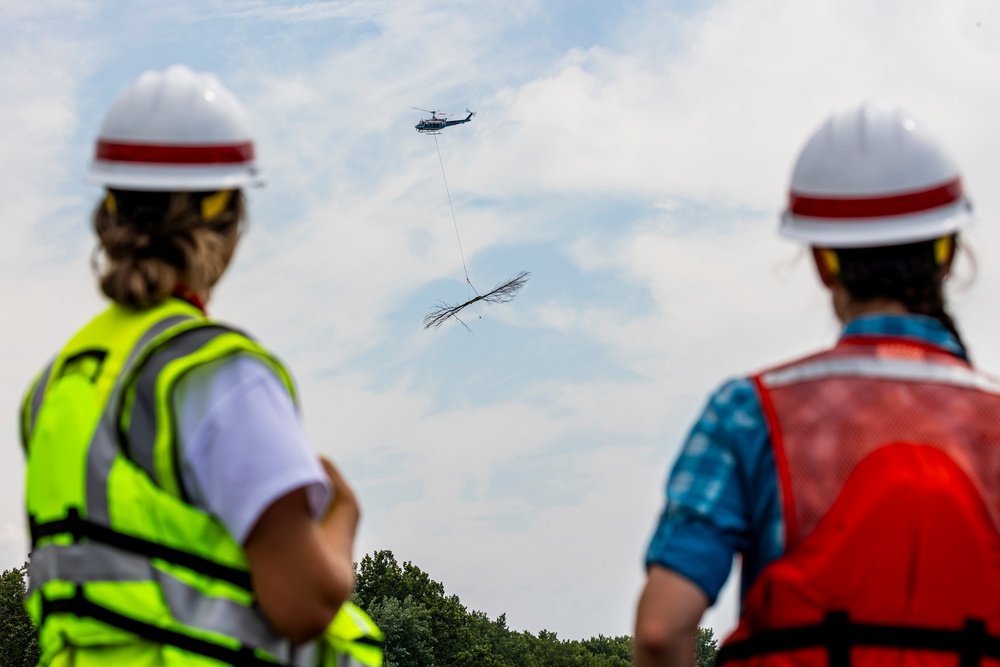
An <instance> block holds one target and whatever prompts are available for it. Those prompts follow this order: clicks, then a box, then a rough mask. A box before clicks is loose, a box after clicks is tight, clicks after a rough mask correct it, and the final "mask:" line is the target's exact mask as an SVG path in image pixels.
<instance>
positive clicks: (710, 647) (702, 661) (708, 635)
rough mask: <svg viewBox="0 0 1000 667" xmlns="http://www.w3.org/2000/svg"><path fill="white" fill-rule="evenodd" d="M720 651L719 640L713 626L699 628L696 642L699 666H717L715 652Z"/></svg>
mask: <svg viewBox="0 0 1000 667" xmlns="http://www.w3.org/2000/svg"><path fill="white" fill-rule="evenodd" d="M718 652H719V642H718V641H716V639H715V633H713V632H712V628H698V635H697V636H696V637H695V643H694V659H695V664H696V665H698V667H715V654H716V653H718Z"/></svg>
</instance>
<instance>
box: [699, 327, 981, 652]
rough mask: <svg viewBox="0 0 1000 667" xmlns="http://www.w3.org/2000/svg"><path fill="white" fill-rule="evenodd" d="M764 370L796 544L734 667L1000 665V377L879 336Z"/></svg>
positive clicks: (774, 570) (754, 612)
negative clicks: (766, 666)
mask: <svg viewBox="0 0 1000 667" xmlns="http://www.w3.org/2000/svg"><path fill="white" fill-rule="evenodd" d="M753 381H754V383H755V385H756V387H757V391H758V394H759V397H760V401H761V405H762V408H763V411H764V414H765V417H766V419H767V422H768V427H769V430H770V436H771V443H772V448H773V450H774V460H775V463H776V466H777V473H778V484H779V488H780V492H781V502H782V510H783V515H784V519H785V528H786V534H785V539H786V544H785V554H784V555H783V556H782V557H781V558H779V559H777V560H775V561H774V562H772V563H770V564H769V565H768V566H767V567H766V568H764V570H763V571H762V572H761V574H760V576H759V578H758V579H757V581H756V582H754V585H753V586H752V587H751V589H750V590H749V592H748V593H747V595H746V597H745V598H744V600H743V616H742V618H741V620H740V624H739V627H738V628H737V629H736V631H735V632H734V633H733V634H732V635H731V636H730V637H729V638H728V639H727V640H726V642H725V644H724V645H723V647H722V649H721V651H720V653H719V662H720V664H721V663H727V664H732V663H736V664H747V665H754V666H763V665H768V666H771V665H822V666H824V667H825V666H827V665H829V666H830V667H844V666H846V665H855V666H856V665H873V666H874V665H893V666H900V667H907V666H910V665H913V666H916V665H941V666H942V667H944V666H948V667H972V666H973V665H980V664H983V665H1000V531H998V527H1000V382H998V381H996V380H993V379H991V378H989V377H987V376H985V375H983V374H981V373H979V372H977V371H975V370H973V369H972V368H971V367H970V366H969V365H968V364H967V363H965V362H964V361H962V360H961V359H958V358H956V357H954V356H952V355H950V354H947V353H945V352H943V351H941V350H940V349H938V348H935V347H931V346H928V345H922V344H920V343H916V342H912V341H908V340H905V339H900V338H873V337H854V338H850V337H849V338H845V339H843V340H842V341H841V342H840V343H839V344H838V345H837V346H836V347H835V348H834V349H832V350H829V351H827V352H823V353H821V354H818V355H815V356H812V357H808V358H805V359H802V360H800V361H797V362H794V363H792V364H789V365H786V366H782V367H779V368H776V369H774V370H771V371H767V372H764V373H761V374H760V375H758V376H756V377H754V378H753Z"/></svg>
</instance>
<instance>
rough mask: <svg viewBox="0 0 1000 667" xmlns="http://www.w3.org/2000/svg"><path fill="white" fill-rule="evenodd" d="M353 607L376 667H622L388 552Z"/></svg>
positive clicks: (15, 575)
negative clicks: (467, 600) (490, 607)
mask: <svg viewBox="0 0 1000 667" xmlns="http://www.w3.org/2000/svg"><path fill="white" fill-rule="evenodd" d="M355 575H356V578H357V584H356V586H355V593H354V602H355V603H356V604H358V605H359V606H360V607H361V608H363V609H365V610H366V611H367V612H368V613H369V614H370V615H371V616H372V618H373V619H375V622H376V623H378V625H379V627H381V628H382V630H383V631H384V632H385V635H386V641H385V664H384V667H628V666H629V665H631V664H632V663H631V657H630V654H631V649H630V642H631V638H630V637H629V636H627V635H623V636H620V637H605V636H604V635H599V636H597V637H592V638H590V639H584V640H561V639H559V638H558V637H557V636H556V633H554V632H549V631H548V630H541V631H540V632H539V633H538V634H537V635H535V634H532V633H530V632H524V631H522V632H517V631H515V630H511V629H510V628H508V627H507V619H506V616H505V615H504V614H501V615H500V616H498V617H497V618H496V619H490V618H489V617H488V616H487V615H486V614H484V613H482V612H480V611H470V610H468V609H466V608H465V606H464V605H462V602H461V600H459V599H458V596H457V595H448V594H447V593H446V592H445V590H444V586H443V585H442V584H441V583H439V582H437V581H434V580H433V579H431V578H430V576H428V574H427V573H426V572H424V571H423V570H421V569H420V568H419V567H417V566H416V565H413V564H412V563H410V562H405V563H403V564H402V565H400V564H399V562H397V561H396V558H395V556H393V554H392V552H391V551H377V552H375V553H374V554H372V555H370V556H365V557H364V558H363V559H361V562H360V563H357V564H355ZM26 584H27V563H25V564H24V565H23V566H22V567H19V568H15V569H13V570H7V571H5V572H4V573H3V574H2V575H0V665H2V666H3V667H33V666H34V665H35V664H36V663H37V662H38V656H39V651H38V633H37V632H36V630H35V628H34V626H32V624H31V620H30V619H29V618H28V614H27V612H26V611H25V609H24V595H25V592H26ZM716 650H717V645H716V640H715V638H714V637H713V636H712V631H711V630H710V629H708V628H701V629H700V630H699V633H698V643H697V648H696V662H697V665H698V667H713V665H714V664H715V654H716Z"/></svg>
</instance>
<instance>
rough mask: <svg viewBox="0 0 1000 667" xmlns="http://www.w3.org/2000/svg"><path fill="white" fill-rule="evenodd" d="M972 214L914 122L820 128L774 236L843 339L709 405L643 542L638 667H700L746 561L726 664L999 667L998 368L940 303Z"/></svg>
mask: <svg viewBox="0 0 1000 667" xmlns="http://www.w3.org/2000/svg"><path fill="white" fill-rule="evenodd" d="M971 220H972V215H971V206H970V204H969V201H968V200H967V199H966V196H965V194H964V192H963V188H962V182H961V179H960V174H959V172H958V169H957V168H956V166H955V164H954V163H953V162H952V161H951V160H950V159H949V158H948V157H947V156H946V155H945V153H944V152H943V151H942V150H941V148H940V146H939V145H938V143H937V142H936V141H935V140H934V139H933V137H932V136H931V135H930V134H929V133H928V131H927V128H926V126H925V125H924V123H923V122H922V121H920V120H918V119H916V118H915V117H914V116H912V115H911V114H909V113H907V112H905V111H903V110H901V109H898V108H894V107H888V106H880V105H865V106H862V107H860V108H857V109H853V110H850V111H846V112H842V113H838V114H835V115H833V116H832V117H831V118H830V119H829V120H828V121H827V122H826V123H825V124H824V125H823V126H822V127H821V128H820V129H819V130H818V131H817V132H816V133H815V134H814V135H813V136H812V138H811V139H810V140H809V142H808V143H807V144H806V146H805V148H804V149H803V150H802V152H801V154H800V155H799V158H798V161H797V163H796V165H795V169H794V172H793V175H792V183H791V192H790V196H789V203H788V208H787V210H786V211H785V213H784V215H783V216H782V222H781V231H782V233H783V234H784V235H785V236H788V237H791V238H794V239H797V240H800V241H803V242H805V243H807V244H809V245H810V246H811V247H812V256H813V259H814V261H815V265H816V270H817V272H818V273H819V277H820V279H821V280H822V282H823V284H824V285H825V286H826V288H827V289H828V290H829V291H830V295H831V297H832V302H833V308H834V311H835V312H836V314H837V317H838V318H839V319H840V320H841V322H842V323H843V324H844V329H843V333H842V336H841V338H840V340H839V341H838V342H837V344H836V345H835V346H834V347H833V348H831V349H829V350H826V351H823V352H820V353H818V354H814V355H811V356H808V357H805V358H803V359H799V360H797V361H793V362H791V363H788V364H783V365H781V366H778V367H775V368H772V369H769V370H766V371H763V372H760V373H758V374H756V375H753V376H751V377H749V378H741V379H738V380H734V381H730V382H727V383H726V384H724V385H723V386H722V387H721V388H720V389H719V391H717V392H716V393H715V394H714V395H713V396H712V397H711V399H710V401H709V404H708V406H707V407H706V408H705V411H704V413H703V414H702V416H701V418H700V419H699V421H698V422H697V424H696V425H695V426H694V428H693V429H692V431H691V434H690V436H689V437H688V439H687V442H686V443H685V445H684V448H683V450H682V453H681V455H680V457H679V459H678V461H677V462H676V464H675V465H674V468H673V471H672V473H671V475H670V479H669V481H668V484H667V500H666V507H665V509H664V511H663V514H662V517H661V519H660V521H659V524H658V526H657V528H656V532H655V534H654V536H653V539H652V540H651V543H650V546H649V550H648V553H647V569H648V578H647V581H646V584H645V587H644V590H643V592H642V595H641V598H640V600H639V604H638V612H637V619H636V628H635V642H634V651H635V664H636V665H638V666H639V667H643V666H648V665H683V664H688V665H689V664H692V663H693V660H694V638H695V633H696V630H697V626H698V622H699V620H700V619H701V616H702V614H703V612H704V611H705V610H706V609H707V608H708V607H709V606H710V605H711V604H713V603H714V602H715V600H716V597H717V596H718V594H719V591H720V589H721V588H722V585H723V583H724V582H725V580H726V578H727V577H728V575H729V572H730V569H731V565H732V559H733V556H734V555H735V554H737V553H739V554H741V556H742V560H741V566H742V582H741V583H742V591H741V597H742V614H741V618H740V623H739V626H738V628H737V629H736V631H735V632H734V633H733V634H732V635H731V636H730V637H729V638H728V639H727V640H726V641H725V642H724V644H723V646H722V648H721V650H720V652H719V655H718V661H719V662H720V663H721V664H726V665H730V664H736V665H742V664H748V665H749V664H752V665H755V666H763V665H793V664H794V665H817V666H822V667H826V666H827V665H829V666H830V667H843V666H846V665H884V664H893V665H917V664H920V665H958V666H960V667H970V666H971V665H979V664H1000V663H989V662H985V661H984V658H990V659H992V660H993V661H998V660H1000V533H998V526H1000V382H998V381H997V380H994V379H993V378H991V377H989V376H986V375H984V374H983V373H981V372H979V371H978V370H976V369H974V368H973V367H972V366H971V365H970V363H969V360H968V356H967V353H966V349H965V345H964V343H963V342H962V339H961V337H960V336H959V335H958V332H957V330H956V327H955V324H954V322H953V321H952V319H951V317H949V315H948V314H947V312H946V309H945V300H944V297H943V295H942V283H943V281H944V280H945V279H946V278H947V276H948V274H949V271H950V269H951V265H952V260H953V257H954V253H955V247H956V238H957V234H958V232H959V231H960V230H961V229H963V228H965V227H966V226H967V225H968V224H969V223H970V222H971Z"/></svg>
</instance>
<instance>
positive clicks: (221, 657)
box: [42, 586, 279, 667]
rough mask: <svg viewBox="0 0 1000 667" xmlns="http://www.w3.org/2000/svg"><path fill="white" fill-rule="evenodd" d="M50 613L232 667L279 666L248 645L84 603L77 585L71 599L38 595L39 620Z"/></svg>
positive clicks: (89, 601)
mask: <svg viewBox="0 0 1000 667" xmlns="http://www.w3.org/2000/svg"><path fill="white" fill-rule="evenodd" d="M52 614H73V615H74V616H78V617H85V618H93V619H94V620H97V621H100V622H102V623H106V624H108V625H110V626H113V627H116V628H119V629H121V630H124V631H125V632H131V633H132V634H134V635H136V636H137V637H140V638H142V639H145V640H148V641H150V642H154V643H156V644H165V645H168V646H175V647H177V648H179V649H181V650H182V651H187V652H189V653H196V654H198V655H203V656H206V657H208V658H212V659H214V660H218V661H220V662H222V663H224V664H227V665H236V666H237V667H275V665H277V664H279V663H275V662H273V661H271V660H265V659H263V658H261V657H258V656H257V654H256V653H255V652H254V650H253V649H252V648H250V647H248V646H241V647H240V648H238V649H233V648H229V647H228V646H222V645H221V644H215V643H212V642H209V641H205V640H204V639H198V638H197V637H191V636H189V635H185V634H183V633H181V632H176V631H174V630H170V629H168V628H161V627H159V626H156V625H150V624H149V623H144V622H143V621H139V620H136V619H134V618H130V617H128V616H125V615H123V614H119V613H118V612H116V611H112V610H111V609H108V608H107V607H102V606H101V605H99V604H97V603H95V602H93V601H91V600H88V599H87V597H86V596H85V595H84V594H83V588H81V587H80V586H77V587H76V591H75V593H74V595H73V597H71V598H63V599H57V600H50V599H48V598H46V597H45V596H42V620H43V621H44V620H45V619H46V618H47V617H48V616H50V615H52Z"/></svg>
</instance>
